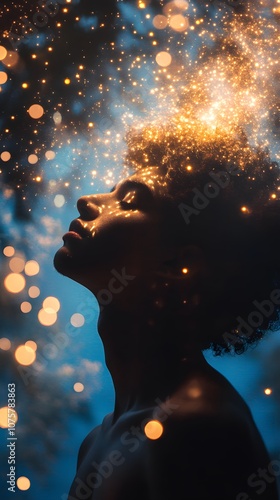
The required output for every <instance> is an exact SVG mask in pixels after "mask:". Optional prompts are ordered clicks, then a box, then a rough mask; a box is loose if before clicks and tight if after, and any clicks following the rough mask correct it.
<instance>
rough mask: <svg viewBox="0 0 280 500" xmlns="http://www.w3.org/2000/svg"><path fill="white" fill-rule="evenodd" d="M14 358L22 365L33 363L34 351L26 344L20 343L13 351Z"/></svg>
mask: <svg viewBox="0 0 280 500" xmlns="http://www.w3.org/2000/svg"><path fill="white" fill-rule="evenodd" d="M15 358H16V360H17V362H18V363H19V364H21V365H23V366H29V365H32V363H34V361H35V359H36V353H35V351H34V350H33V349H31V347H29V346H27V345H20V346H19V347H18V348H17V349H16V351H15Z"/></svg>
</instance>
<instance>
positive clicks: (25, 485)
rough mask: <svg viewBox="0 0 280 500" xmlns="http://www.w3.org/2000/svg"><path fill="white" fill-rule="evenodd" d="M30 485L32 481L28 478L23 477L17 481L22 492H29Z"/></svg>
mask: <svg viewBox="0 0 280 500" xmlns="http://www.w3.org/2000/svg"><path fill="white" fill-rule="evenodd" d="M30 484H31V483H30V480H29V479H28V477H25V476H21V477H19V478H18V479H17V487H18V489H19V490H21V491H26V490H29V488H30Z"/></svg>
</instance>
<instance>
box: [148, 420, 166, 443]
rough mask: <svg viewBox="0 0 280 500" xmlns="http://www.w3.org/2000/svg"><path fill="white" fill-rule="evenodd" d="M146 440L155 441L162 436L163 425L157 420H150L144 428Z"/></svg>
mask: <svg viewBox="0 0 280 500" xmlns="http://www.w3.org/2000/svg"><path fill="white" fill-rule="evenodd" d="M144 432H145V435H146V436H147V438H149V439H152V440H156V439H159V438H160V437H161V436H162V434H163V425H162V424H161V423H160V422H159V421H158V420H150V422H148V423H147V424H146V425H145V428H144Z"/></svg>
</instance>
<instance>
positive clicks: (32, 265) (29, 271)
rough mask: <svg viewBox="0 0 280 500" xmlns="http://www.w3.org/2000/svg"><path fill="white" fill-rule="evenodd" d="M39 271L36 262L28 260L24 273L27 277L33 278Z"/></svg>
mask: <svg viewBox="0 0 280 500" xmlns="http://www.w3.org/2000/svg"><path fill="white" fill-rule="evenodd" d="M39 271H40V266H39V264H38V262H36V260H29V261H28V262H26V264H25V267H24V272H25V274H26V275H27V276H35V275H36V274H38V273H39Z"/></svg>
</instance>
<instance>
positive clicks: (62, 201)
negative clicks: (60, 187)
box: [53, 194, 65, 208]
mask: <svg viewBox="0 0 280 500" xmlns="http://www.w3.org/2000/svg"><path fill="white" fill-rule="evenodd" d="M53 202H54V204H55V206H56V207H57V208H61V207H63V205H64V204H65V198H64V196H63V194H57V195H56V196H55V197H54V201H53Z"/></svg>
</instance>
